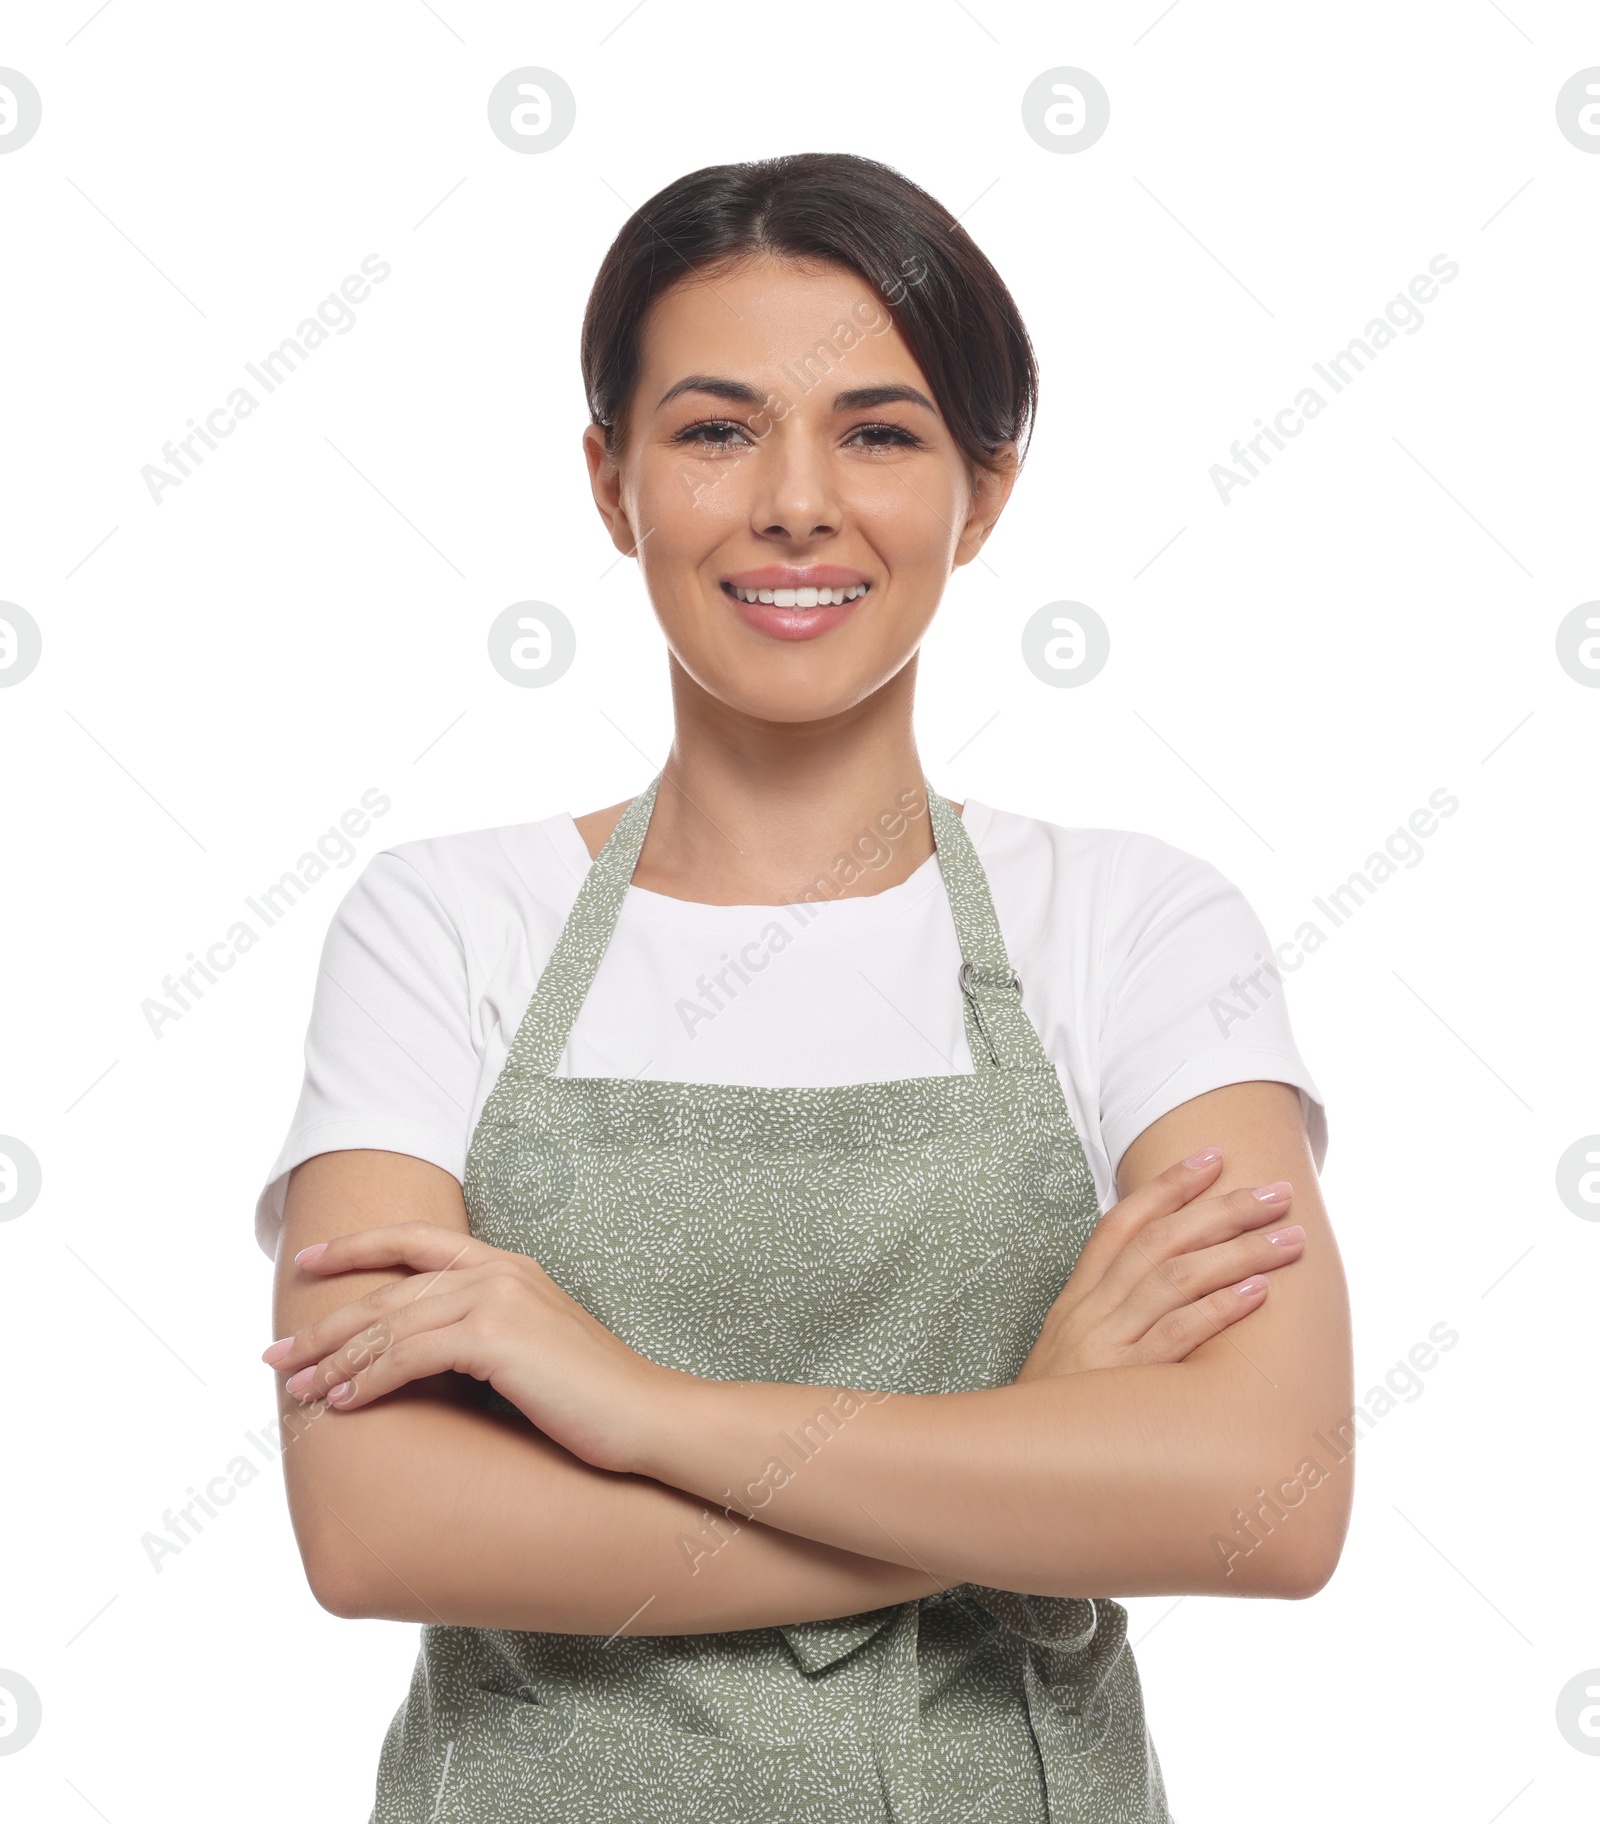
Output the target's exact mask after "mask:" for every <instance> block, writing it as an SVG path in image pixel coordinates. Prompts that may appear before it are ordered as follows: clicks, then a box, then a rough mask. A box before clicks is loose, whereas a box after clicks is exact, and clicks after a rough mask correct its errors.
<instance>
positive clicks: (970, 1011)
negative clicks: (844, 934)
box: [516, 774, 1050, 1077]
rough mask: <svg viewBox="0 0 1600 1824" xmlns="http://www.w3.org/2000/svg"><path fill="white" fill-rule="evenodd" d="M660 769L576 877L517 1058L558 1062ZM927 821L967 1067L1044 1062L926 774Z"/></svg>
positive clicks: (962, 849)
mask: <svg viewBox="0 0 1600 1824" xmlns="http://www.w3.org/2000/svg"><path fill="white" fill-rule="evenodd" d="M660 785H661V776H660V774H657V776H656V777H655V778H654V779H652V780H651V782H650V784H649V785H647V786H646V787H645V789H644V790H643V791H642V792H641V793H640V794H639V796H638V797H637V798H635V799H634V801H633V802H632V803H631V804H630V805H629V806H628V808H627V809H626V810H625V811H624V812H623V813H622V816H621V817H620V818H619V819H618V821H617V825H616V828H615V829H613V830H612V832H611V834H610V835H609V836H608V837H607V838H606V841H605V843H604V845H603V846H602V848H601V850H600V853H599V854H598V855H596V856H595V858H594V860H593V862H592V863H591V864H590V867H589V872H588V873H587V874H586V875H585V876H584V880H583V885H582V886H581V887H580V888H579V889H578V897H577V898H576V899H575V900H574V901H573V905H572V910H571V911H570V912H569V913H568V914H567V920H566V923H565V924H564V925H563V926H562V927H561V935H560V936H559V937H558V938H557V939H556V944H555V948H554V949H553V950H552V951H551V952H550V960H549V961H548V962H547V963H546V964H545V966H544V972H543V973H542V974H541V975H540V977H539V984H538V986H537V987H536V988H535V989H534V991H533V999H532V1000H531V1001H530V1002H529V1004H528V1011H527V1013H526V1014H525V1015H524V1016H523V1020H522V1024H521V1026H520V1027H519V1028H518V1031H517V1034H516V1048H517V1050H518V1052H519V1053H520V1054H521V1063H522V1067H523V1068H524V1069H526V1070H528V1071H531V1072H532V1073H533V1074H535V1075H537V1076H541V1077H543V1076H548V1075H549V1074H550V1073H551V1071H553V1070H554V1069H555V1067H556V1064H557V1063H558V1062H559V1060H560V1057H561V1053H562V1051H563V1049H564V1048H565V1046H566V1043H567V1038H568V1035H569V1034H570V1033H571V1031H572V1027H573V1023H574V1022H575V1021H576V1019H577V1017H578V1010H579V1008H581V1007H582V1005H583V1003H584V999H585V997H586V996H587V995H588V992H589V987H590V984H591V983H592V982H593V980H594V977H595V972H596V970H598V969H599V967H600V959H601V958H602V957H603V956H604V955H605V952H606V946H607V945H608V944H609V943H610V941H611V933H612V931H613V930H614V929H615V927H616V922H617V917H618V914H619V913H620V912H621V910H622V905H623V901H624V900H625V899H626V897H627V893H628V887H629V885H630V884H631V882H632V880H633V872H634V869H635V868H636V867H637V866H638V862H639V852H640V850H641V849H642V848H643V847H644V839H645V833H646V831H647V830H648V829H649V827H650V814H651V812H652V811H653V810H654V809H655V802H656V793H657V791H658V790H659V789H660ZM923 787H924V789H925V791H926V793H927V800H928V814H929V821H930V823H931V824H932V828H933V840H934V847H935V849H936V851H937V853H938V857H939V872H940V874H941V876H942V878H943V880H944V885H945V892H946V894H947V895H948V897H949V901H950V912H951V916H952V918H953V919H954V921H955V927H956V939H957V941H958V943H959V944H960V946H961V955H962V958H963V962H962V966H961V972H960V979H959V981H958V982H957V983H956V984H954V985H955V986H956V987H957V988H958V990H959V992H960V994H961V997H962V1005H963V1011H964V1014H965V1017H966V1023H967V1041H968V1044H969V1045H970V1046H971V1049H972V1060H973V1066H974V1068H975V1069H976V1070H978V1071H980V1072H982V1071H986V1070H992V1069H995V1068H1006V1069H1012V1070H1019V1069H1020V1070H1028V1069H1041V1068H1044V1069H1048V1068H1050V1066H1049V1061H1048V1059H1047V1058H1046V1056H1045V1052H1044V1047H1043V1046H1042V1045H1041V1044H1040V1042H1039V1035H1038V1033H1037V1032H1035V1030H1034V1027H1033V1022H1032V1021H1031V1020H1030V1019H1029V1018H1028V1016H1027V1014H1026V1013H1024V1012H1023V1009H1022V1000H1021V995H1020V993H1019V991H1018V984H1017V978H1016V975H1015V973H1014V971H1013V970H1012V967H1011V964H1010V961H1009V960H1008V958H1007V956H1006V947H1005V940H1004V938H1003V937H1002V936H1001V933H1000V921H999V919H998V918H997V917H996V916H995V910H994V901H993V899H992V898H991V897H990V895H989V882H988V879H987V877H986V876H985V874H984V871H983V863H982V862H981V861H979V859H978V852H977V850H976V849H975V848H974V847H973V846H972V838H971V837H970V836H969V835H968V834H967V831H966V828H965V826H964V825H963V824H962V821H961V819H960V818H959V817H958V816H957V815H956V812H955V808H954V806H953V805H951V804H950V803H949V801H948V800H947V799H945V798H942V797H941V796H940V795H939V793H937V792H936V791H935V790H934V789H933V787H932V786H931V785H929V784H928V782H927V780H926V779H924V780H923Z"/></svg>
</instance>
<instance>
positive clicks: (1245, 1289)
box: [1233, 1274, 1267, 1298]
mask: <svg viewBox="0 0 1600 1824" xmlns="http://www.w3.org/2000/svg"><path fill="white" fill-rule="evenodd" d="M1233 1289H1234V1291H1235V1292H1237V1293H1238V1294H1239V1296H1240V1297H1241V1298H1254V1297H1255V1295H1256V1294H1257V1293H1258V1292H1265V1291H1266V1289H1267V1282H1266V1281H1265V1280H1264V1279H1263V1278H1262V1277H1261V1276H1260V1275H1259V1274H1257V1275H1256V1276H1255V1277H1254V1278H1251V1279H1241V1280H1240V1281H1239V1283H1238V1285H1236V1286H1235V1287H1234V1288H1233Z"/></svg>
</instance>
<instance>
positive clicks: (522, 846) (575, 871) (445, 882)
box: [337, 814, 589, 935]
mask: <svg viewBox="0 0 1600 1824" xmlns="http://www.w3.org/2000/svg"><path fill="white" fill-rule="evenodd" d="M588 861H589V858H588V855H587V854H586V853H585V849H584V843H583V839H582V837H581V836H580V835H579V833H578V830H577V828H576V826H575V825H574V823H573V820H572V818H571V817H569V816H567V815H565V814H562V815H560V816H555V817H546V818H541V819H538V820H536V821H533V822H529V823H509V824H496V825H491V826H487V827H485V828H482V829H475V830H453V831H448V832H445V833H443V834H440V835H435V836H419V837H413V838H411V839H410V840H408V841H405V842H397V843H392V844H391V845H390V846H389V847H388V848H386V849H383V850H381V851H380V852H379V853H378V854H376V855H374V856H373V857H372V858H371V859H370V860H369V861H368V862H367V864H366V867H365V868H364V869H363V870H362V872H361V873H360V875H359V876H358V877H357V878H356V880H355V881H354V882H353V883H352V884H351V887H350V889H349V891H348V892H347V893H346V895H345V897H344V899H343V901H342V902H341V904H340V907H339V911H338V914H337V920H338V922H340V923H343V924H346V925H348V924H350V923H352V922H360V921H367V922H371V921H372V920H374V919H376V920H379V921H382V922H385V923H387V924H388V925H390V926H391V927H402V926H407V927H409V926H415V925H416V924H417V923H419V922H427V923H433V924H436V925H448V926H450V927H453V928H454V930H455V931H456V932H457V933H460V934H463V935H466V934H470V933H473V932H476V931H478V930H480V929H482V928H484V927H485V926H486V925H488V926H493V925H494V924H496V923H498V922H500V921H501V920H502V919H505V918H507V917H510V918H515V919H517V920H518V921H519V922H523V923H527V922H529V921H530V919H531V920H532V921H533V922H539V919H540V915H541V914H542V915H544V916H546V917H548V916H564V915H565V913H566V911H567V909H568V908H569V907H570V906H571V904H572V901H573V899H574V898H575V897H576V895H577V891H578V888H579V886H580V885H581V884H582V881H583V876H584V873H585V871H586V870H587V868H588Z"/></svg>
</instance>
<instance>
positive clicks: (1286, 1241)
mask: <svg viewBox="0 0 1600 1824" xmlns="http://www.w3.org/2000/svg"><path fill="white" fill-rule="evenodd" d="M1305 1238H1306V1232H1305V1230H1304V1229H1303V1228H1302V1227H1301V1226H1300V1224H1299V1223H1298V1222H1291V1223H1290V1224H1289V1226H1288V1228H1286V1229H1274V1230H1273V1231H1272V1233H1271V1234H1270V1235H1269V1236H1268V1237H1267V1240H1268V1241H1271V1242H1276V1243H1277V1245H1278V1246H1279V1247H1283V1248H1291V1247H1293V1246H1294V1245H1295V1243H1296V1242H1300V1241H1304V1240H1305Z"/></svg>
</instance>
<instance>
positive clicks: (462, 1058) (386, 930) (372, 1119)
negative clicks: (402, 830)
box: [256, 850, 479, 1255]
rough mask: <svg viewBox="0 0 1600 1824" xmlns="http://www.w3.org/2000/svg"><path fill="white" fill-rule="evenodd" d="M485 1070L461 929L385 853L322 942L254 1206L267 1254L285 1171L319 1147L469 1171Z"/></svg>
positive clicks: (415, 875)
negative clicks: (471, 1129) (282, 1135)
mask: <svg viewBox="0 0 1600 1824" xmlns="http://www.w3.org/2000/svg"><path fill="white" fill-rule="evenodd" d="M478 1073H479V1060H478V1056H477V1052H476V1050H475V1048H474V1045H473V1042H472V1026H471V1017H470V1011H469V999H468V993H467V968H466V958H465V952H464V950H463V947H462V942H461V935H460V933H459V931H458V930H457V929H456V927H455V925H454V924H453V923H452V921H451V919H450V917H449V914H448V913H447V912H446V910H445V908H444V906H443V905H442V904H441V902H440V900H439V898H438V896H437V895H436V894H435V893H434V891H433V889H432V888H431V887H430V886H429V884H428V882H427V880H426V879H425V878H424V877H423V875H422V874H421V873H420V872H419V871H418V870H417V868H416V867H415V866H414V865H413V864H412V863H411V862H410V861H408V860H407V859H406V858H405V857H404V856H402V855H399V854H397V853H396V852H395V851H393V850H385V851H384V852H383V853H382V854H379V855H375V856H374V857H373V858H372V859H371V860H370V861H369V862H368V863H367V865H366V867H365V868H364V869H363V870H362V872H361V874H360V875H359V876H358V877H357V878H356V880H355V881H354V882H353V883H352V885H351V887H350V889H349V891H348V892H347V893H346V894H345V896H344V898H343V899H342V900H341V901H340V902H339V905H338V907H337V909H336V910H335V912H334V915H333V920H332V923H331V924H330V925H329V927H328V934H327V936H326V938H325V939H324V940H323V945H322V958H321V963H320V965H319V968H318V971H317V980H316V986H315V989H314V991H313V994H312V1002H311V1021H310V1025H309V1027H308V1029H307V1032H306V1045H305V1077H304V1079H303V1081H302V1083H301V1088H300V1100H299V1104H298V1106H297V1107H296V1109H295V1112H294V1119H293V1120H292V1121H291V1123H290V1126H289V1135H288V1138H287V1139H286V1140H285V1141H284V1144H283V1147H282V1149H281V1151H280V1152H279V1154H278V1157H277V1159H276V1160H275V1161H274V1162H273V1166H272V1169H271V1171H270V1172H269V1173H268V1174H267V1183H266V1186H265V1188H264V1189H263V1190H262V1192H261V1195H260V1197H259V1199H258V1201H257V1204H256V1239H257V1241H258V1242H259V1243H260V1245H261V1248H262V1250H263V1251H264V1252H265V1253H267V1254H269V1255H275V1254H276V1251H277V1241H278V1233H279V1230H280V1229H281V1227H282V1223H283V1200H284V1192H285V1190H286V1188H287V1184H288V1175H289V1173H290V1171H291V1170H292V1169H293V1168H294V1167H295V1166H297V1165H299V1164H300V1163H301V1162H302V1161H303V1160H306V1159H309V1158H311V1157H312V1156H313V1155H314V1154H316V1153H330V1152H343V1151H347V1150H349V1149H351V1148H353V1147H373V1148H376V1149H378V1150H380V1151H383V1152H390V1153H410V1154H412V1155H413V1156H414V1157H416V1158H418V1159H426V1160H428V1161H429V1162H430V1163H431V1164H433V1165H437V1166H441V1167H442V1168H443V1169H444V1170H445V1171H447V1172H450V1173H452V1174H453V1175H454V1176H455V1177H456V1178H460V1177H461V1175H462V1173H463V1171H464V1170H465V1166H466V1151H467V1139H468V1135H467V1123H468V1121H469V1119H470V1114H471V1108H472V1102H473V1096H474V1092H475V1089H476V1085H477V1081H478Z"/></svg>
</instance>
